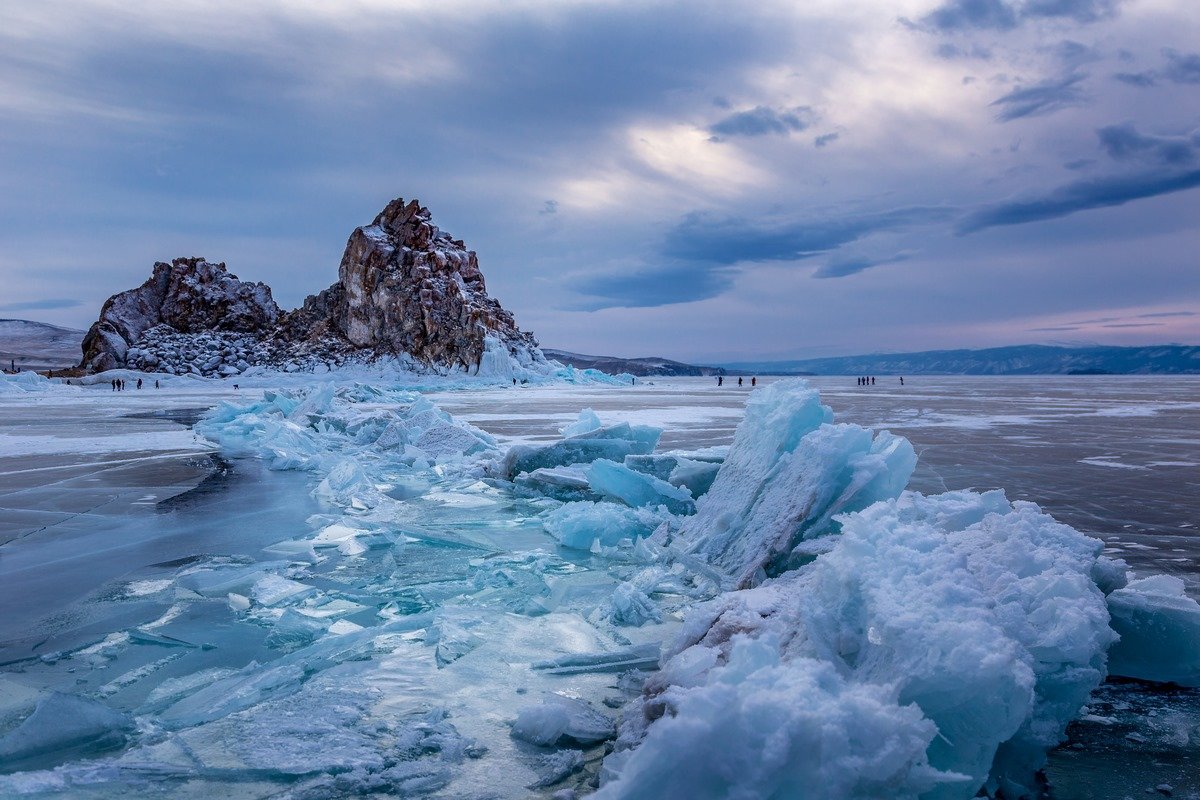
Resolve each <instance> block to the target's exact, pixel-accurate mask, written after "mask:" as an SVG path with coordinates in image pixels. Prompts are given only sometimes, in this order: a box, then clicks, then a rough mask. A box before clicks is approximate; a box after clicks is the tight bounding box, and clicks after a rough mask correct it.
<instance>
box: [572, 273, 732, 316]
mask: <svg viewBox="0 0 1200 800" xmlns="http://www.w3.org/2000/svg"><path fill="white" fill-rule="evenodd" d="M735 275H736V272H735V271H734V270H732V269H730V268H727V267H717V266H715V265H712V264H673V265H671V266H666V267H647V268H643V269H638V270H635V271H627V272H617V273H610V274H606V275H592V276H588V277H585V278H583V279H582V280H580V281H579V282H578V284H577V285H576V289H577V290H578V291H579V292H580V293H581V294H583V295H586V296H588V297H590V298H593V299H592V300H589V301H586V302H585V303H583V304H582V308H583V309H584V310H588V311H595V310H598V309H602V308H651V307H656V306H667V305H674V304H676V303H691V302H694V301H697V300H707V299H709V298H712V297H717V296H718V295H721V294H724V293H725V292H726V291H728V289H729V288H730V287H731V286H732V285H733V279H734V277H735Z"/></svg>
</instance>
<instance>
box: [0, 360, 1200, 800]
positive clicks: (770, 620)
mask: <svg viewBox="0 0 1200 800" xmlns="http://www.w3.org/2000/svg"><path fill="white" fill-rule="evenodd" d="M310 380H311V379H310ZM33 383H34V384H36V382H33ZM39 386H40V385H39ZM22 391H24V390H22ZM39 391H46V392H49V393H50V394H51V395H53V394H54V393H55V392H67V391H76V392H80V391H99V390H95V389H92V390H78V389H73V388H72V387H61V386H57V387H55V386H51V387H49V388H46V387H40V388H39ZM507 391H510V392H512V393H514V394H515V393H518V392H521V391H523V390H521V389H519V388H517V389H514V388H511V385H510V387H509V388H508V389H507ZM539 391H542V390H539ZM547 391H552V390H547ZM578 408H579V406H578V405H576V406H574V409H573V410H572V411H571V412H570V413H564V414H563V415H562V418H561V420H560V421H561V425H559V426H557V427H559V428H560V430H559V432H558V436H557V438H553V439H548V438H543V439H541V440H539V441H526V442H523V443H521V444H518V445H517V446H507V445H508V442H507V441H505V440H504V439H502V438H500V437H497V436H494V435H491V434H488V433H486V432H484V431H483V430H482V429H481V428H479V427H477V426H475V425H472V424H468V423H467V422H465V421H463V420H462V419H459V418H456V417H454V416H451V415H450V414H448V413H446V412H445V411H444V410H443V409H442V408H440V407H439V405H437V404H435V403H434V402H432V401H431V400H430V398H429V397H426V396H423V395H421V394H418V393H416V392H414V391H413V387H412V386H411V385H397V384H395V383H386V384H379V385H367V384H355V383H353V382H348V381H345V380H331V381H330V382H329V383H328V384H326V385H312V384H311V383H310V384H308V385H300V383H299V382H293V383H291V384H289V385H286V386H284V387H283V388H272V389H269V390H268V391H266V392H263V393H261V397H260V393H258V392H255V393H253V394H252V395H248V396H246V397H243V398H240V399H238V400H235V401H232V402H228V403H226V404H223V405H221V406H219V407H218V408H216V409H214V410H212V411H211V412H210V413H209V414H208V415H207V416H206V417H205V419H204V420H203V421H202V422H201V423H199V424H198V425H197V426H196V430H197V431H198V432H199V433H201V434H203V436H205V437H207V440H209V441H211V442H212V445H207V446H206V445H203V444H198V443H195V442H192V443H191V448H192V451H193V452H197V453H203V452H205V448H206V447H208V448H211V447H214V446H215V447H218V448H219V452H220V453H221V454H222V455H223V456H224V457H226V458H232V459H234V465H235V467H236V466H237V465H240V464H245V463H249V462H253V463H256V464H264V465H267V466H269V467H271V469H272V470H273V471H272V472H270V473H264V474H269V475H274V476H278V477H279V478H280V480H281V481H284V483H281V484H280V485H287V486H292V487H301V489H302V496H301V494H300V493H297V494H295V495H294V496H293V497H292V501H293V504H294V505H296V506H297V509H298V511H297V513H296V515H294V516H293V517H290V518H289V522H288V524H287V525H286V526H283V527H281V528H280V529H279V530H277V531H273V532H272V533H270V535H269V536H265V535H264V538H263V539H262V540H261V541H259V543H258V544H257V545H256V547H255V549H254V551H253V554H252V556H250V555H245V554H235V555H225V554H223V551H221V550H217V551H215V552H205V553H199V554H194V555H191V556H188V557H186V558H178V559H174V558H164V559H163V560H161V561H159V562H154V563H153V566H152V567H150V568H144V569H142V570H139V571H138V572H136V573H135V574H128V575H121V576H120V577H119V579H118V580H115V581H114V582H113V583H112V584H110V585H108V586H107V587H106V588H104V589H103V590H102V591H101V592H100V593H99V594H98V596H97V597H96V599H95V601H94V603H92V605H86V604H85V605H83V606H81V608H83V609H86V612H85V613H91V614H96V615H97V616H96V619H95V621H94V623H93V624H90V627H89V623H87V622H86V621H85V622H84V623H83V624H80V625H79V627H77V628H73V629H71V637H70V638H69V639H68V640H65V641H63V642H62V643H61V644H59V645H57V646H56V648H55V649H54V650H53V651H51V652H46V651H34V652H33V653H32V654H31V655H30V656H29V657H27V658H25V659H24V660H22V661H20V662H19V663H20V671H14V672H12V673H11V674H7V673H6V674H5V675H3V676H0V690H2V691H0V754H8V756H9V758H8V759H7V760H5V759H4V758H3V756H0V795H3V796H10V795H33V796H38V795H42V796H59V797H76V796H97V797H100V796H116V795H122V796H161V795H162V794H171V795H172V796H182V797H188V796H194V797H206V796H213V794H222V793H227V792H229V791H231V787H236V792H237V793H239V794H241V795H243V796H247V797H273V796H287V797H327V796H357V795H370V794H379V795H397V796H419V795H431V796H437V797H471V796H479V797H482V796H501V797H522V796H528V795H529V794H530V793H542V792H544V793H545V794H546V795H551V794H553V793H555V792H558V791H560V790H565V791H568V792H575V793H577V794H579V795H583V794H586V793H588V792H590V791H592V790H593V788H595V787H596V785H597V784H601V785H600V786H599V789H598V796H601V797H656V798H658V797H729V796H743V797H760V796H762V797H765V796H772V795H775V796H793V795H798V794H804V793H807V792H814V791H815V792H816V794H817V795H818V796H827V797H864V798H865V797H872V798H874V797H918V796H919V797H928V798H951V797H963V798H968V797H972V796H974V795H975V794H976V792H977V791H978V790H979V789H980V788H984V789H986V790H987V791H988V792H991V793H996V792H1000V791H1002V792H1003V793H1004V794H1005V795H1006V796H1008V797H1015V796H1018V795H1020V794H1022V793H1027V792H1029V791H1031V789H1032V787H1033V786H1034V778H1033V776H1034V773H1035V772H1036V770H1038V769H1039V768H1040V767H1041V765H1042V764H1043V762H1044V759H1045V756H1046V752H1047V750H1048V749H1049V748H1051V747H1054V746H1055V745H1056V744H1057V743H1058V742H1059V741H1061V740H1062V738H1063V737H1064V732H1065V730H1066V727H1067V725H1068V723H1070V721H1071V720H1072V719H1075V718H1077V717H1080V716H1081V715H1082V716H1085V715H1086V711H1085V704H1086V703H1087V702H1088V698H1089V694H1090V693H1091V691H1092V690H1093V689H1094V688H1095V687H1096V686H1097V685H1098V684H1099V683H1100V681H1102V680H1103V678H1104V676H1105V674H1106V670H1107V669H1108V668H1109V666H1110V665H1111V666H1112V668H1113V671H1114V672H1116V671H1117V667H1116V665H1117V664H1120V663H1126V664H1128V665H1129V666H1125V667H1122V668H1121V669H1123V670H1125V671H1124V672H1120V674H1130V675H1134V676H1135V677H1142V678H1148V679H1152V680H1176V681H1179V682H1186V681H1187V675H1188V674H1190V673H1188V669H1194V667H1195V660H1194V655H1195V654H1194V652H1192V651H1188V650H1187V647H1186V644H1187V642H1188V641H1189V638H1188V637H1189V636H1190V635H1192V634H1190V633H1189V631H1191V630H1193V629H1194V626H1195V624H1196V616H1195V613H1194V610H1195V609H1200V607H1197V606H1195V603H1194V602H1192V601H1190V600H1189V599H1188V598H1187V597H1186V595H1185V594H1184V593H1183V592H1182V589H1181V587H1180V586H1178V585H1176V584H1174V583H1172V582H1171V581H1169V580H1166V581H1164V580H1161V579H1155V578H1150V579H1147V580H1143V581H1138V580H1134V581H1129V582H1128V584H1127V577H1126V572H1125V568H1124V566H1123V565H1121V564H1119V563H1117V562H1113V561H1110V560H1109V559H1107V558H1106V557H1105V556H1104V555H1103V545H1102V543H1101V542H1099V541H1098V540H1095V539H1092V538H1089V537H1087V536H1084V535H1083V534H1081V533H1079V532H1077V531H1075V530H1073V529H1071V528H1070V527H1067V526H1065V525H1062V524H1059V523H1057V522H1055V521H1054V520H1053V519H1052V518H1050V517H1049V516H1048V515H1046V514H1044V513H1042V512H1041V510H1040V509H1039V508H1037V507H1036V506H1033V505H1032V504H1029V503H1021V502H1016V503H1013V502H1010V501H1009V500H1008V498H1007V497H1006V496H1005V495H1004V493H1002V492H999V491H991V492H982V493H980V492H969V491H958V492H949V493H944V494H940V495H935V496H925V495H922V494H918V493H915V492H905V491H903V490H904V487H905V484H906V483H907V482H908V480H909V476H910V475H911V474H912V471H913V468H914V464H915V460H916V459H915V454H914V452H913V449H912V447H911V446H910V445H909V444H908V442H907V441H906V440H905V439H904V438H902V437H899V436H895V435H892V434H889V433H887V432H878V433H875V432H873V431H870V430H868V429H866V428H863V427H860V426H856V425H846V424H837V423H835V422H834V420H833V418H832V413H831V412H830V411H829V409H828V408H826V407H825V406H823V405H822V404H821V402H820V398H819V397H818V396H817V394H816V392H815V391H813V390H812V389H811V388H810V387H808V386H807V385H805V384H803V383H802V382H784V383H777V384H774V385H772V386H769V387H766V388H764V389H762V390H760V391H758V392H757V393H755V394H753V395H751V400H750V403H749V406H748V408H747V413H746V417H745V420H744V421H743V423H742V424H741V426H740V427H739V430H738V431H737V433H736V435H735V437H734V441H733V444H732V445H731V446H730V447H729V448H728V450H725V449H696V448H695V447H692V448H690V449H689V448H686V447H680V448H679V449H673V450H672V449H667V448H661V447H660V441H662V439H663V438H666V437H668V436H670V434H671V432H670V431H669V430H666V431H664V430H662V429H661V427H660V426H658V425H651V424H647V421H648V420H649V419H650V418H651V417H652V416H653V415H652V414H644V415H641V416H640V417H638V416H636V415H630V416H629V417H627V418H622V416H621V415H620V414H619V412H615V411H612V410H610V409H604V408H601V406H600V405H599V404H595V408H597V409H599V411H592V410H585V411H584V412H583V413H580V414H578V416H576V415H575V412H576V411H577V410H578ZM551 431H552V433H553V429H551ZM31 446H32V445H31ZM158 446H159V447H160V448H161V447H163V446H164V445H162V444H161V443H160V444H159V445H158ZM676 446H677V445H671V447H676ZM241 519H243V520H246V522H245V523H244V524H246V525H247V530H246V531H242V532H239V533H240V534H241V535H243V536H253V535H255V534H256V529H257V528H258V527H262V526H265V527H267V528H270V526H271V524H272V523H271V521H270V520H266V519H263V518H262V517H261V516H259V517H255V516H254V515H252V514H246V515H244V516H243V517H241ZM260 535H262V534H260ZM1126 584H1127V585H1126ZM1189 603H1190V605H1189ZM97 609H102V610H97ZM76 613H78V612H76ZM1110 613H1111V615H1112V616H1111V624H1110ZM1122 625H1125V628H1124V629H1123V628H1122V627H1121V626H1122ZM1189 626H1190V627H1189ZM1114 628H1115V629H1116V632H1118V633H1121V634H1122V636H1126V637H1127V638H1126V640H1125V642H1123V643H1122V644H1121V645H1117V646H1116V647H1112V643H1113V642H1114V640H1115V639H1116V635H1115V633H1114V630H1113V629H1114ZM1138 637H1143V638H1142V639H1138ZM1192 641H1194V640H1192ZM1138 642H1141V643H1144V644H1138ZM1135 644H1137V645H1138V646H1137V647H1136V648H1133V649H1132V650H1130V649H1127V650H1126V651H1123V650H1122V646H1123V645H1130V646H1133V645H1135ZM1145 647H1152V648H1154V649H1155V650H1156V653H1157V655H1158V657H1157V658H1154V659H1145V658H1142V659H1141V661H1140V662H1139V658H1140V654H1141V653H1144V652H1145ZM1189 658H1191V659H1192V661H1190V662H1189ZM1106 659H1107V662H1106ZM1148 664H1152V665H1153V666H1154V667H1155V668H1157V669H1160V670H1173V671H1172V672H1169V673H1168V672H1167V671H1160V672H1159V673H1156V674H1150V673H1148V672H1145V670H1146V669H1147V665H1148ZM1189 664H1190V666H1189ZM1137 670H1143V672H1142V673H1141V674H1137ZM56 692H57V694H56ZM614 743H615V750H613V752H611V754H609V753H608V752H607V751H608V749H609V748H610V746H613V745H614ZM680 764H688V765H689V769H687V770H681V769H680V768H679V765H680ZM14 765H15V766H14Z"/></svg>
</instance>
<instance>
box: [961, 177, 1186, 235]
mask: <svg viewBox="0 0 1200 800" xmlns="http://www.w3.org/2000/svg"><path fill="white" fill-rule="evenodd" d="M1198 186H1200V170H1188V171H1186V172H1160V171H1155V172H1148V173H1140V174H1135V175H1123V176H1115V177H1107V178H1096V179H1092V180H1084V181H1077V182H1075V183H1069V184H1066V185H1065V186H1061V187H1059V188H1058V189H1055V190H1053V191H1051V192H1048V193H1046V194H1044V195H1042V196H1041V197H1035V198H1033V199H1030V200H1017V201H1010V202H1005V203H997V204H995V205H992V206H986V207H984V208H981V209H979V210H978V211H974V212H972V213H970V214H968V215H967V216H966V217H964V218H963V220H962V221H960V222H959V224H958V232H959V233H960V234H965V233H974V232H975V231H981V230H984V229H985V228H995V227H1000V226H1005V225H1022V224H1024V223H1027V222H1040V221H1042V220H1048V219H1056V218H1058V217H1065V216H1068V215H1070V214H1075V213H1077V212H1080V211H1089V210H1092V209H1096V208H1111V207H1113V206H1120V205H1124V204H1125V203H1129V202H1132V201H1134V200H1142V199H1144V198H1147V197H1157V196H1159V195H1164V194H1172V193H1174V192H1182V191H1186V190H1188V189H1194V188H1196V187H1198Z"/></svg>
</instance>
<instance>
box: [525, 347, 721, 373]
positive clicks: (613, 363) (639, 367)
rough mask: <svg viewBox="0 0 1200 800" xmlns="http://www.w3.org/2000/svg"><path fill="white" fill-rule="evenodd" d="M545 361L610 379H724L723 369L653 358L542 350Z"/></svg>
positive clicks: (550, 349)
mask: <svg viewBox="0 0 1200 800" xmlns="http://www.w3.org/2000/svg"><path fill="white" fill-rule="evenodd" d="M542 352H543V353H545V355H546V358H553V359H554V360H555V361H561V362H562V363H564V364H570V365H571V366H573V367H575V368H576V369H598V370H600V371H601V372H607V373H608V374H610V375H617V374H620V373H622V372H627V373H629V374H630V375H637V376H638V377H649V376H654V375H658V376H662V377H668V376H689V375H690V376H702V375H724V374H725V370H724V369H722V368H721V367H704V366H697V365H695V364H685V363H683V362H682V361H672V360H671V359H669V358H659V357H655V356H650V357H646V358H619V357H617V356H589V355H584V354H582V353H571V352H569V351H567V350H555V349H553V348H549V347H543V348H542Z"/></svg>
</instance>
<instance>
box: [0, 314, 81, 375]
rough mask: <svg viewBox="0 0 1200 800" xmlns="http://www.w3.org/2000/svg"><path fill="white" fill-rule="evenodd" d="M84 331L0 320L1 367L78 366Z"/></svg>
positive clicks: (35, 368)
mask: <svg viewBox="0 0 1200 800" xmlns="http://www.w3.org/2000/svg"><path fill="white" fill-rule="evenodd" d="M83 334H84V332H83V331H80V330H75V329H74V328H60V327H58V326H57V325H48V324H46V323H45V322H31V321H29V320H26V319H0V367H3V368H4V369H10V368H11V367H14V366H15V367H20V368H21V369H26V370H28V369H32V370H46V369H66V368H68V367H73V366H75V365H76V364H78V363H79V356H80V354H81V353H82V352H83V351H82V350H81V348H80V343H81V342H83Z"/></svg>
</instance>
